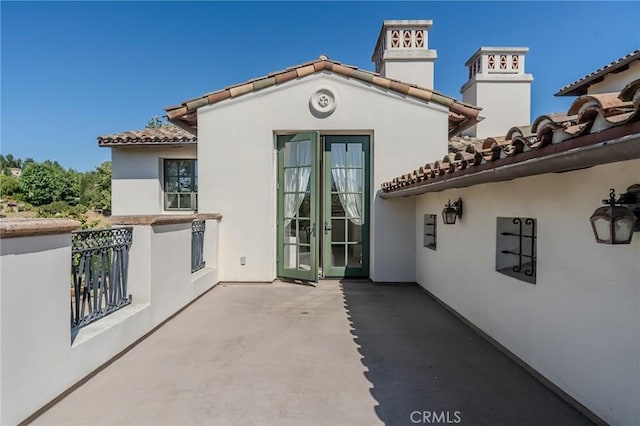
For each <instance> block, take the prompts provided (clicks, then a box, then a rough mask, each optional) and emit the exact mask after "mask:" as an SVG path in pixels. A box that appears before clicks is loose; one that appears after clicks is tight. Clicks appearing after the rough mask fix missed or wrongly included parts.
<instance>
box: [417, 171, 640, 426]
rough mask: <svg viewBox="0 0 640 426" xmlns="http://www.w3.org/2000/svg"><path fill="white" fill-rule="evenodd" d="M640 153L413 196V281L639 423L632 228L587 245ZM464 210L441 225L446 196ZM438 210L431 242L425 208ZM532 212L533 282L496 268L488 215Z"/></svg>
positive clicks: (637, 265) (638, 301)
mask: <svg viewBox="0 0 640 426" xmlns="http://www.w3.org/2000/svg"><path fill="white" fill-rule="evenodd" d="M639 182H640V160H631V161H626V162H622V163H616V164H610V165H602V166H597V167H592V168H590V169H586V170H580V171H574V172H567V173H561V174H548V175H541V176H533V177H528V178H521V179H517V180H514V181H509V182H500V183H492V184H484V185H478V186H474V187H470V188H464V189H455V190H447V191H444V192H441V193H433V194H424V195H422V196H419V197H416V218H415V221H416V222H415V223H416V236H415V244H416V266H417V268H416V269H417V272H416V275H417V281H418V283H419V284H420V285H421V286H423V287H425V288H426V289H427V290H429V291H430V292H432V293H433V294H435V295H436V296H437V297H438V298H440V299H441V300H443V301H444V302H445V303H446V304H448V305H449V306H451V307H452V308H453V309H455V310H456V311H457V312H459V313H460V314H461V315H462V316H464V317H465V318H466V319H468V320H469V321H471V322H472V323H473V324H475V325H476V326H478V327H479V328H480V329H481V330H483V331H484V332H485V333H487V334H489V335H490V336H491V337H493V338H494V339H496V340H497V341H498V342H500V343H501V344H502V345H504V346H505V347H506V348H507V349H509V350H510V351H511V352H513V353H514V354H515V355H517V356H518V357H520V358H521V359H522V360H524V361H525V362H526V363H527V364H529V365H530V366H532V367H533V368H534V369H536V370H537V371H538V372H540V373H541V374H542V375H544V376H545V377H546V378H548V379H549V380H550V381H552V382H553V383H555V384H556V385H557V386H559V387H560V388H561V389H563V390H564V391H566V392H567V393H569V394H570V395H571V396H572V397H574V398H575V399H576V400H578V401H579V402H581V403H582V404H584V405H585V406H587V407H588V408H589V409H590V410H592V411H593V412H594V413H595V414H597V415H598V416H600V417H601V418H603V419H604V420H606V421H607V422H610V423H611V424H617V425H637V424H640V411H639V407H640V405H639V404H638V401H640V233H636V234H634V238H633V241H632V244H631V245H621V246H611V245H603V244H596V242H595V239H594V237H593V233H592V231H591V226H590V222H589V217H590V216H591V214H592V213H593V211H594V210H595V209H596V208H597V207H599V206H600V205H601V204H600V201H601V200H602V199H604V198H606V197H607V194H608V191H609V188H615V189H616V191H618V192H622V191H624V190H626V188H627V187H628V186H629V185H631V184H633V183H639ZM458 197H462V199H463V202H464V216H463V217H462V219H461V220H459V222H458V223H457V224H455V225H444V224H442V220H441V214H440V212H441V211H442V209H443V206H444V204H445V203H446V202H447V200H448V199H457V198H458ZM425 213H435V214H437V215H438V229H437V235H438V240H437V250H436V251H433V250H430V249H427V248H424V247H423V246H422V245H423V239H422V235H423V224H422V220H423V215H424V214H425ZM498 216H501V217H533V218H536V219H537V223H538V232H537V237H538V238H537V243H538V247H537V255H538V267H537V284H536V285H532V284H528V283H525V282H522V281H518V280H516V279H514V278H511V277H508V276H505V275H503V274H500V273H498V272H495V270H494V265H495V244H496V217H498Z"/></svg>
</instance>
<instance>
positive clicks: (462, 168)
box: [382, 80, 640, 196]
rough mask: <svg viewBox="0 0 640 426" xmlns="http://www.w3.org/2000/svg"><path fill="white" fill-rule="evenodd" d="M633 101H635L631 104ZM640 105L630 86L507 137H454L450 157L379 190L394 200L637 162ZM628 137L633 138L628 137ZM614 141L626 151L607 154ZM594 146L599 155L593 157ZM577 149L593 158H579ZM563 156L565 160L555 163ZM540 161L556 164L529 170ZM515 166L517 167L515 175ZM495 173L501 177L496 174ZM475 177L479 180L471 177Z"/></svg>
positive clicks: (582, 100)
mask: <svg viewBox="0 0 640 426" xmlns="http://www.w3.org/2000/svg"><path fill="white" fill-rule="evenodd" d="M634 99H635V101H636V102H632V100H634ZM638 100H640V80H636V81H634V82H632V83H629V84H628V85H627V86H626V87H625V88H624V89H623V91H622V92H620V93H604V94H598V95H585V96H581V97H579V98H578V99H576V100H575V101H574V103H573V104H572V105H571V107H570V108H569V110H568V111H567V112H566V113H554V114H546V115H542V116H540V117H538V118H537V119H536V120H535V121H534V123H533V124H532V125H531V126H518V127H512V128H511V129H509V130H508V131H507V133H506V136H496V137H490V138H485V139H478V138H470V137H459V136H456V137H452V138H450V140H449V155H448V156H447V157H445V158H444V160H441V161H435V162H433V163H427V164H425V165H423V166H421V167H420V169H419V173H417V176H416V174H411V173H409V174H404V175H401V176H400V177H397V178H394V179H392V180H390V181H388V182H385V183H383V184H382V191H383V193H384V194H392V193H397V194H396V195H397V196H406V195H414V194H419V193H422V192H429V191H430V190H434V191H435V190H440V191H441V190H443V189H446V188H458V187H463V186H469V185H473V184H475V183H478V182H480V183H486V182H495V181H499V180H507V179H513V178H514V177H523V176H531V175H534V174H540V173H549V172H553V171H565V170H573V169H575V168H581V167H589V166H592V165H596V164H604V163H607V162H613V161H624V160H629V159H632V158H640V102H638ZM629 135H633V136H634V137H631V138H628V137H627V136H629ZM614 139H617V140H623V141H624V143H625V144H626V145H624V149H621V148H620V147H618V148H616V147H615V146H614V147H613V148H611V149H610V150H609V151H607V152H605V150H607V149H609V148H608V147H610V146H611V141H612V140H614ZM594 147H599V149H600V150H601V151H598V152H597V153H596V150H595V149H594ZM581 150H584V151H588V150H591V151H592V152H594V154H593V155H592V154H589V155H591V156H590V157H589V158H588V159H580V158H579V155H578V153H579V152H580V151H581ZM562 154H566V156H565V157H563V158H562V159H561V160H558V158H559V157H560V156H561V155H562ZM540 160H543V161H548V162H552V161H553V162H555V163H554V165H553V166H536V168H527V167H528V164H530V163H531V161H535V162H536V164H541V163H540ZM561 161H562V163H561ZM452 165H453V167H452ZM516 166H521V167H520V169H519V170H518V171H517V172H513V170H514V169H515V168H516ZM497 171H504V172H501V173H502V174H500V175H498V174H497V173H498V172H497ZM514 173H517V174H514ZM474 174H476V175H477V176H479V175H480V174H482V177H481V178H477V177H476V178H474V176H473V175H474ZM464 179H466V183H464V182H463V180H464ZM461 182H462V183H461ZM427 187H429V188H430V189H429V188H427ZM383 196H384V195H383Z"/></svg>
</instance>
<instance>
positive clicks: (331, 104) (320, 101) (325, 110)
mask: <svg viewBox="0 0 640 426" xmlns="http://www.w3.org/2000/svg"><path fill="white" fill-rule="evenodd" d="M309 106H310V107H311V112H312V113H313V114H314V115H316V116H320V117H327V116H328V115H331V113H332V112H333V111H335V109H336V97H335V95H334V94H333V92H332V91H331V90H329V89H319V90H317V91H316V92H315V93H314V94H313V95H311V99H309Z"/></svg>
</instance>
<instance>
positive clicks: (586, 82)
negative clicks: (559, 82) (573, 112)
mask: <svg viewBox="0 0 640 426" xmlns="http://www.w3.org/2000/svg"><path fill="white" fill-rule="evenodd" d="M637 60H640V50H635V51H633V52H631V53H629V54H628V55H626V56H624V57H622V58H620V59H618V60H616V61H613V62H611V63H610V64H607V65H605V66H603V67H602V68H599V69H597V70H595V71H594V72H592V73H591V74H587V75H585V76H584V77H582V78H581V79H578V80H576V81H574V82H573V83H571V84H568V85H566V86H564V87H563V88H562V89H560V90H559V91H558V93H556V94H555V96H580V95H586V94H587V88H588V87H589V86H590V85H592V84H595V83H598V82H600V81H602V80H603V79H604V76H605V75H607V74H610V73H614V72H620V71H624V70H625V69H627V68H628V67H629V64H630V63H631V62H633V61H637Z"/></svg>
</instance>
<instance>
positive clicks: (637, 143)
mask: <svg viewBox="0 0 640 426" xmlns="http://www.w3.org/2000/svg"><path fill="white" fill-rule="evenodd" d="M541 153H545V155H540V154H541ZM528 154H529V155H528ZM522 157H525V158H522ZM637 158H640V122H634V123H633V124H629V125H628V126H620V127H613V128H610V129H607V130H603V131H602V132H598V133H592V134H588V135H585V136H581V137H577V138H574V139H573V140H568V141H565V142H562V143H560V144H553V145H548V146H546V147H544V148H540V149H539V150H537V151H529V152H527V153H523V154H520V155H518V156H514V157H507V158H504V159H502V160H498V161H499V162H500V164H496V163H497V162H498V161H496V162H490V163H485V164H482V165H479V166H476V167H470V168H467V169H466V170H464V171H462V172H459V173H456V174H455V175H452V176H447V175H444V176H441V177H437V178H434V179H430V180H426V181H422V182H418V183H415V184H412V185H409V186H406V187H403V188H400V189H395V190H392V191H389V192H383V191H382V190H380V192H379V193H380V197H381V198H383V199H387V198H397V197H409V196H414V195H420V194H426V193H430V192H439V191H444V190H446V189H454V188H465V187H469V186H474V185H479V184H483V183H492V182H502V181H506V180H511V179H517V178H521V177H527V176H534V175H539V174H545V173H559V172H566V171H571V170H578V169H584V168H587V167H593V166H597V165H601V164H608V163H615V162H619V161H625V160H632V159H637Z"/></svg>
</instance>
